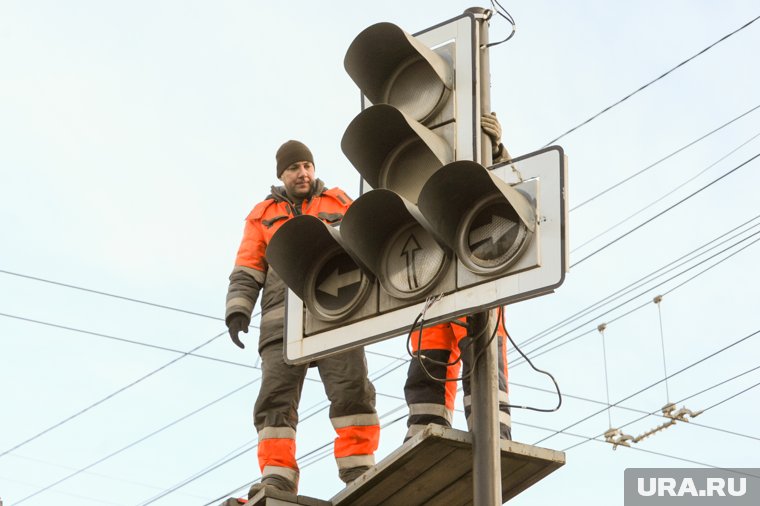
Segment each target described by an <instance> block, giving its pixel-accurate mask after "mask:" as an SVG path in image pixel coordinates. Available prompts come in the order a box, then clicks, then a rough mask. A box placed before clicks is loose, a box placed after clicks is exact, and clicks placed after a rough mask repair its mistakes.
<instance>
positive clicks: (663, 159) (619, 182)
mask: <svg viewBox="0 0 760 506" xmlns="http://www.w3.org/2000/svg"><path fill="white" fill-rule="evenodd" d="M758 108H760V104H758V105H756V106H755V107H752V108H751V109H750V110H748V111H746V112H744V113H742V114H740V115H739V116H737V117H735V118H734V119H732V120H730V121H728V122H726V123H723V124H722V125H721V126H719V127H718V128H716V129H714V130H711V131H709V132H707V133H706V134H704V135H702V136H701V137H699V138H698V139H695V140H693V141H691V142H690V143H688V144H686V145H685V146H682V147H680V148H678V149H677V150H675V151H673V152H672V153H670V154H669V155H667V156H665V157H663V158H660V159H659V160H657V161H656V162H654V163H653V164H651V165H648V166H646V167H644V168H643V169H641V170H640V171H638V172H637V173H635V174H633V175H631V176H628V177H627V178H625V179H623V180H621V181H618V182H617V183H615V184H613V185H612V186H610V187H608V188H605V189H604V190H602V191H600V192H599V193H597V194H596V195H594V196H593V197H590V198H588V199H586V200H584V201H583V202H581V203H580V204H578V205H576V206H574V207H571V208H570V212H572V211H575V210H576V209H579V208H581V207H583V206H585V205H586V204H588V203H589V202H591V201H593V200H596V199H597V198H599V197H601V196H602V195H604V194H605V193H607V192H609V191H611V190H614V189H615V188H617V187H618V186H620V185H622V184H624V183H627V182H628V181H630V180H631V179H633V178H635V177H636V176H639V175H641V174H643V173H644V172H646V171H648V170H649V169H652V168H654V167H656V166H657V165H659V164H661V163H662V162H664V161H666V160H668V159H670V158H672V157H673V156H675V155H677V154H678V153H680V152H681V151H683V150H685V149H687V148H690V147H691V146H693V145H694V144H696V143H698V142H700V141H702V140H704V139H706V138H707V137H710V136H711V135H712V134H714V133H716V132H718V131H720V130H723V129H724V128H725V127H727V126H728V125H730V124H732V123H734V122H735V121H738V120H739V119H741V118H743V117H744V116H746V115H747V114H749V113H751V112H753V111H755V110H757V109H758Z"/></svg>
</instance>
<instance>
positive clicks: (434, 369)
mask: <svg viewBox="0 0 760 506" xmlns="http://www.w3.org/2000/svg"><path fill="white" fill-rule="evenodd" d="M466 334H467V331H466V330H465V329H464V328H463V327H461V326H459V325H456V324H453V323H444V324H440V325H434V326H432V327H429V328H426V329H425V330H424V331H423V332H422V337H421V342H420V337H419V332H417V333H415V334H413V335H412V350H413V351H414V352H415V353H416V352H417V351H418V350H419V351H420V355H422V356H424V357H428V358H429V359H432V360H427V359H425V358H422V363H420V360H419V359H418V358H417V357H413V358H412V360H411V362H410V363H409V371H408V373H407V379H406V384H405V385H404V397H405V398H406V403H407V405H408V406H409V418H408V419H407V427H408V430H407V432H406V436H405V438H404V440H407V439H409V438H410V437H412V436H414V435H415V434H416V433H418V432H419V431H421V430H422V429H424V428H425V426H426V425H427V424H429V423H434V424H438V425H444V426H446V427H451V423H452V420H453V416H454V403H455V402H454V401H455V399H456V392H457V388H458V385H459V382H458V381H448V382H442V381H437V380H436V379H432V378H431V377H430V376H432V377H433V378H438V379H443V378H447V379H454V378H457V377H458V376H459V372H460V369H461V370H462V376H464V379H463V380H462V381H461V383H462V390H463V391H464V414H465V417H466V419H467V428H468V430H472V402H471V399H472V397H471V395H470V378H469V374H470V371H471V370H472V361H473V354H472V349H471V348H472V341H471V339H469V338H466V337H465V336H466ZM497 335H498V349H499V365H498V369H499V393H498V399H499V431H500V436H501V438H502V439H512V419H511V416H510V410H509V386H508V382H507V378H508V376H507V350H506V346H505V341H506V337H505V336H506V331H505V330H504V328H503V326H501V325H500V326H499V329H498V331H497ZM487 337H488V336H486V338H487ZM459 357H461V360H460V361H457V359H458V358H459ZM433 360H434V361H435V362H433ZM436 362H439V363H436ZM452 362H456V363H454V364H452V365H449V366H445V365H442V364H449V363H452ZM441 363H442V364H441ZM423 364H424V366H423ZM462 364H464V366H463V367H460V366H461V365H462ZM426 371H427V372H426Z"/></svg>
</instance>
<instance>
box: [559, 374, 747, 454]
mask: <svg viewBox="0 0 760 506" xmlns="http://www.w3.org/2000/svg"><path fill="white" fill-rule="evenodd" d="M754 369H756V368H754ZM754 369H751V370H754ZM747 372H749V371H747ZM743 374H746V372H745V373H742V374H740V375H739V376H742V375H743ZM737 377H738V376H735V377H734V378H730V379H729V380H726V381H722V382H721V383H718V384H716V385H713V386H711V387H710V388H707V389H705V390H702V391H701V392H698V393H696V394H692V395H690V396H688V397H685V398H683V399H681V400H679V401H676V402H675V403H674V404H680V403H682V402H684V401H685V400H687V399H691V398H692V397H695V396H697V395H700V394H702V393H704V392H706V391H708V390H712V389H713V388H716V387H718V386H720V385H723V384H724V383H726V382H727V381H730V380H731V379H735V378H737ZM652 386H654V385H652ZM757 386H760V383H755V384H754V385H752V386H750V387H748V388H745V389H744V390H742V391H741V392H739V393H737V394H734V395H732V396H730V397H728V398H727V399H723V400H722V401H720V402H718V403H717V404H713V405H712V406H710V407H709V408H705V409H703V410H702V413H704V412H705V411H708V410H709V409H712V408H714V407H716V406H719V405H720V404H723V403H724V402H727V401H729V400H731V399H734V398H736V397H737V396H739V395H741V394H743V393H746V392H748V391H750V390H752V389H753V388H755V387H757ZM657 414H658V413H657V412H651V413H649V412H648V413H646V414H645V415H644V416H642V417H639V418H636V419H635V420H631V421H630V422H628V423H626V424H624V425H621V426H620V427H619V428H621V429H622V428H624V427H627V426H629V425H633V424H634V423H636V422H640V421H641V420H643V419H645V418H647V417H649V416H652V415H657ZM666 418H667V417H666ZM688 423H689V425H694V426H698V424H696V423H692V422H691V421H689V422H688ZM727 432H728V431H727ZM601 435H603V434H601ZM596 437H599V436H596ZM745 437H750V436H745ZM753 439H758V438H753ZM584 443H585V442H584ZM584 443H579V444H576V445H573V446H570V447H568V448H565V449H564V450H562V451H567V450H570V449H573V448H575V447H577V446H580V445H582V444H584Z"/></svg>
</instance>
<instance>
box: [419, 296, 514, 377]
mask: <svg viewBox="0 0 760 506" xmlns="http://www.w3.org/2000/svg"><path fill="white" fill-rule="evenodd" d="M497 314H502V307H501V306H500V307H499V308H498V313H497ZM415 322H416V320H415ZM486 330H487V327H484V328H483V330H481V331H479V332H478V333H477V334H476V335H475V336H472V337H470V336H469V335H468V336H466V337H463V338H462V339H468V338H469V339H470V341H469V342H470V343H473V342H475V340H476V339H479V338H480V337H481V336H483V335H484V334H485V332H486ZM498 330H499V325H498V320H497V324H496V325H495V326H494V329H493V332H492V333H491V336H490V337H489V338H488V341H486V343H485V345H484V346H483V347H482V348H481V349H480V351H479V352H478V354H477V355H476V356H475V357H474V358H473V361H472V367H470V371H469V372H468V373H467V374H462V375H461V376H459V377H456V378H436V377H435V376H433V375H432V374H431V373H430V371H429V370H428V368H427V367H426V366H425V361H426V360H427V361H430V362H433V363H435V364H439V365H446V366H448V365H454V364H456V363H458V362H459V361H460V360H461V359H462V355H461V353H460V355H459V358H457V360H455V361H454V362H452V363H449V364H447V363H446V362H440V361H438V360H434V359H432V358H430V357H426V356H425V355H422V354H421V350H420V346H421V345H422V331H420V334H419V340H418V344H417V353H416V355H415V356H416V358H417V360H419V363H420V367H421V368H422V370H423V372H424V373H425V375H426V376H427V377H428V378H430V379H431V380H433V381H437V382H439V383H452V382H455V381H464V380H466V379H469V378H470V376H472V374H473V372H474V371H475V364H477V363H478V360H480V357H481V356H482V355H483V353H484V352H485V351H486V349H487V348H488V347H489V346H490V345H491V343H492V342H493V340H494V338H495V337H496V334H497V331H498Z"/></svg>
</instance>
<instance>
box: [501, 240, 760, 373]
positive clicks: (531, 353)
mask: <svg viewBox="0 0 760 506" xmlns="http://www.w3.org/2000/svg"><path fill="white" fill-rule="evenodd" d="M758 234H760V232H755V233H754V234H752V235H750V236H748V237H745V238H743V239H741V240H740V241H738V242H736V243H735V244H732V245H731V246H728V247H726V248H724V249H723V250H721V251H719V252H718V253H715V254H713V255H711V256H709V257H708V258H706V259H703V260H701V261H700V262H699V263H697V264H695V265H692V266H691V267H689V268H687V269H685V270H683V271H682V272H679V273H678V274H675V275H673V276H671V277H670V278H668V279H666V280H665V281H662V282H661V283H659V284H657V285H655V286H653V287H650V288H648V289H647V290H645V291H644V292H642V293H639V294H638V295H634V296H633V297H631V298H629V299H628V300H626V301H625V302H622V303H621V304H618V305H617V306H615V307H613V308H612V309H609V310H607V311H605V312H603V313H601V314H598V315H596V316H595V317H594V318H591V319H589V320H587V321H586V322H584V323H582V324H580V325H578V326H576V327H575V328H573V329H572V330H569V331H567V332H565V333H564V334H562V335H560V336H557V337H555V338H553V339H551V340H549V341H547V342H545V343H543V344H542V345H540V346H537V347H535V348H533V349H531V350H530V351H528V352H526V353H527V354H529V355H530V356H531V358H536V357H539V356H541V355H543V354H545V353H548V352H550V351H553V350H555V349H557V348H559V347H561V346H564V345H566V344H569V343H571V342H572V341H575V340H576V339H579V338H581V337H583V336H585V335H588V334H590V333H592V332H594V331H596V330H597V329H596V325H595V326H594V328H592V329H589V330H587V331H585V332H583V333H581V334H579V335H577V336H574V337H572V338H570V339H568V340H566V341H564V342H562V343H560V344H558V345H557V346H554V347H552V348H549V349H547V350H544V351H542V352H541V353H538V354H536V353H535V352H536V351H538V350H540V349H541V348H544V347H546V346H548V345H549V344H551V343H553V342H556V341H558V340H559V339H561V338H563V337H565V336H566V335H568V334H570V333H572V332H574V331H576V330H578V329H580V328H582V327H584V326H586V325H588V324H590V323H592V322H594V321H595V320H598V319H599V318H601V317H602V316H605V315H607V314H609V313H611V312H612V311H614V310H616V309H619V308H621V307H623V306H625V305H626V304H628V303H629V302H632V301H633V300H635V299H637V298H639V297H641V296H642V295H644V293H646V292H650V291H651V290H653V289H655V288H658V287H660V286H662V285H664V284H665V283H667V282H669V281H672V280H674V279H676V278H678V277H679V276H682V275H683V274H685V273H686V272H689V271H690V270H692V269H695V268H697V267H699V266H700V265H702V264H704V263H706V262H707V261H709V260H712V259H713V258H715V257H717V256H719V255H721V254H722V253H725V252H726V251H728V250H729V249H731V248H734V247H736V246H738V245H739V244H741V243H742V242H745V241H747V240H748V239H751V238H753V237H755V236H757V235H758ZM758 241H760V238H756V239H754V240H753V241H752V242H750V243H749V244H746V245H745V246H743V247H741V248H740V249H738V250H736V251H732V252H731V253H730V254H728V255H727V256H725V257H723V258H721V259H720V260H718V261H717V262H715V263H714V264H712V265H710V266H708V267H706V268H705V269H703V270H702V271H700V272H698V273H696V274H695V275H693V276H692V277H690V278H688V279H686V280H684V281H682V282H681V283H679V284H677V285H675V286H674V287H672V288H670V289H669V290H667V291H666V292H664V293H662V294H661V295H663V296H665V295H668V294H670V293H672V292H673V291H675V290H677V289H679V288H681V287H682V286H684V285H685V284H687V283H689V282H691V281H692V280H694V279H696V278H697V277H699V276H701V275H702V274H705V273H706V272H708V271H710V270H711V269H713V268H714V267H717V266H718V265H720V264H722V263H723V262H725V261H727V260H729V259H730V258H732V257H733V256H735V255H737V254H738V253H740V252H742V251H744V250H745V249H747V248H749V247H750V246H752V245H754V244H757V242H758ZM651 303H652V301H651V300H647V301H646V302H644V303H643V304H641V305H639V306H637V307H635V308H633V309H631V310H629V311H627V312H625V313H623V314H621V315H619V316H616V317H615V318H613V319H611V320H608V321H607V322H606V323H607V324H608V325H609V324H610V323H613V322H615V321H617V320H620V319H622V318H625V317H626V316H628V315H630V314H632V313H634V312H636V311H639V310H640V309H642V308H644V307H646V306H648V305H649V304H651ZM518 360H519V359H518ZM521 363H522V362H519V361H517V362H516V363H515V364H514V365H513V367H514V366H516V365H520V364H521Z"/></svg>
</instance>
